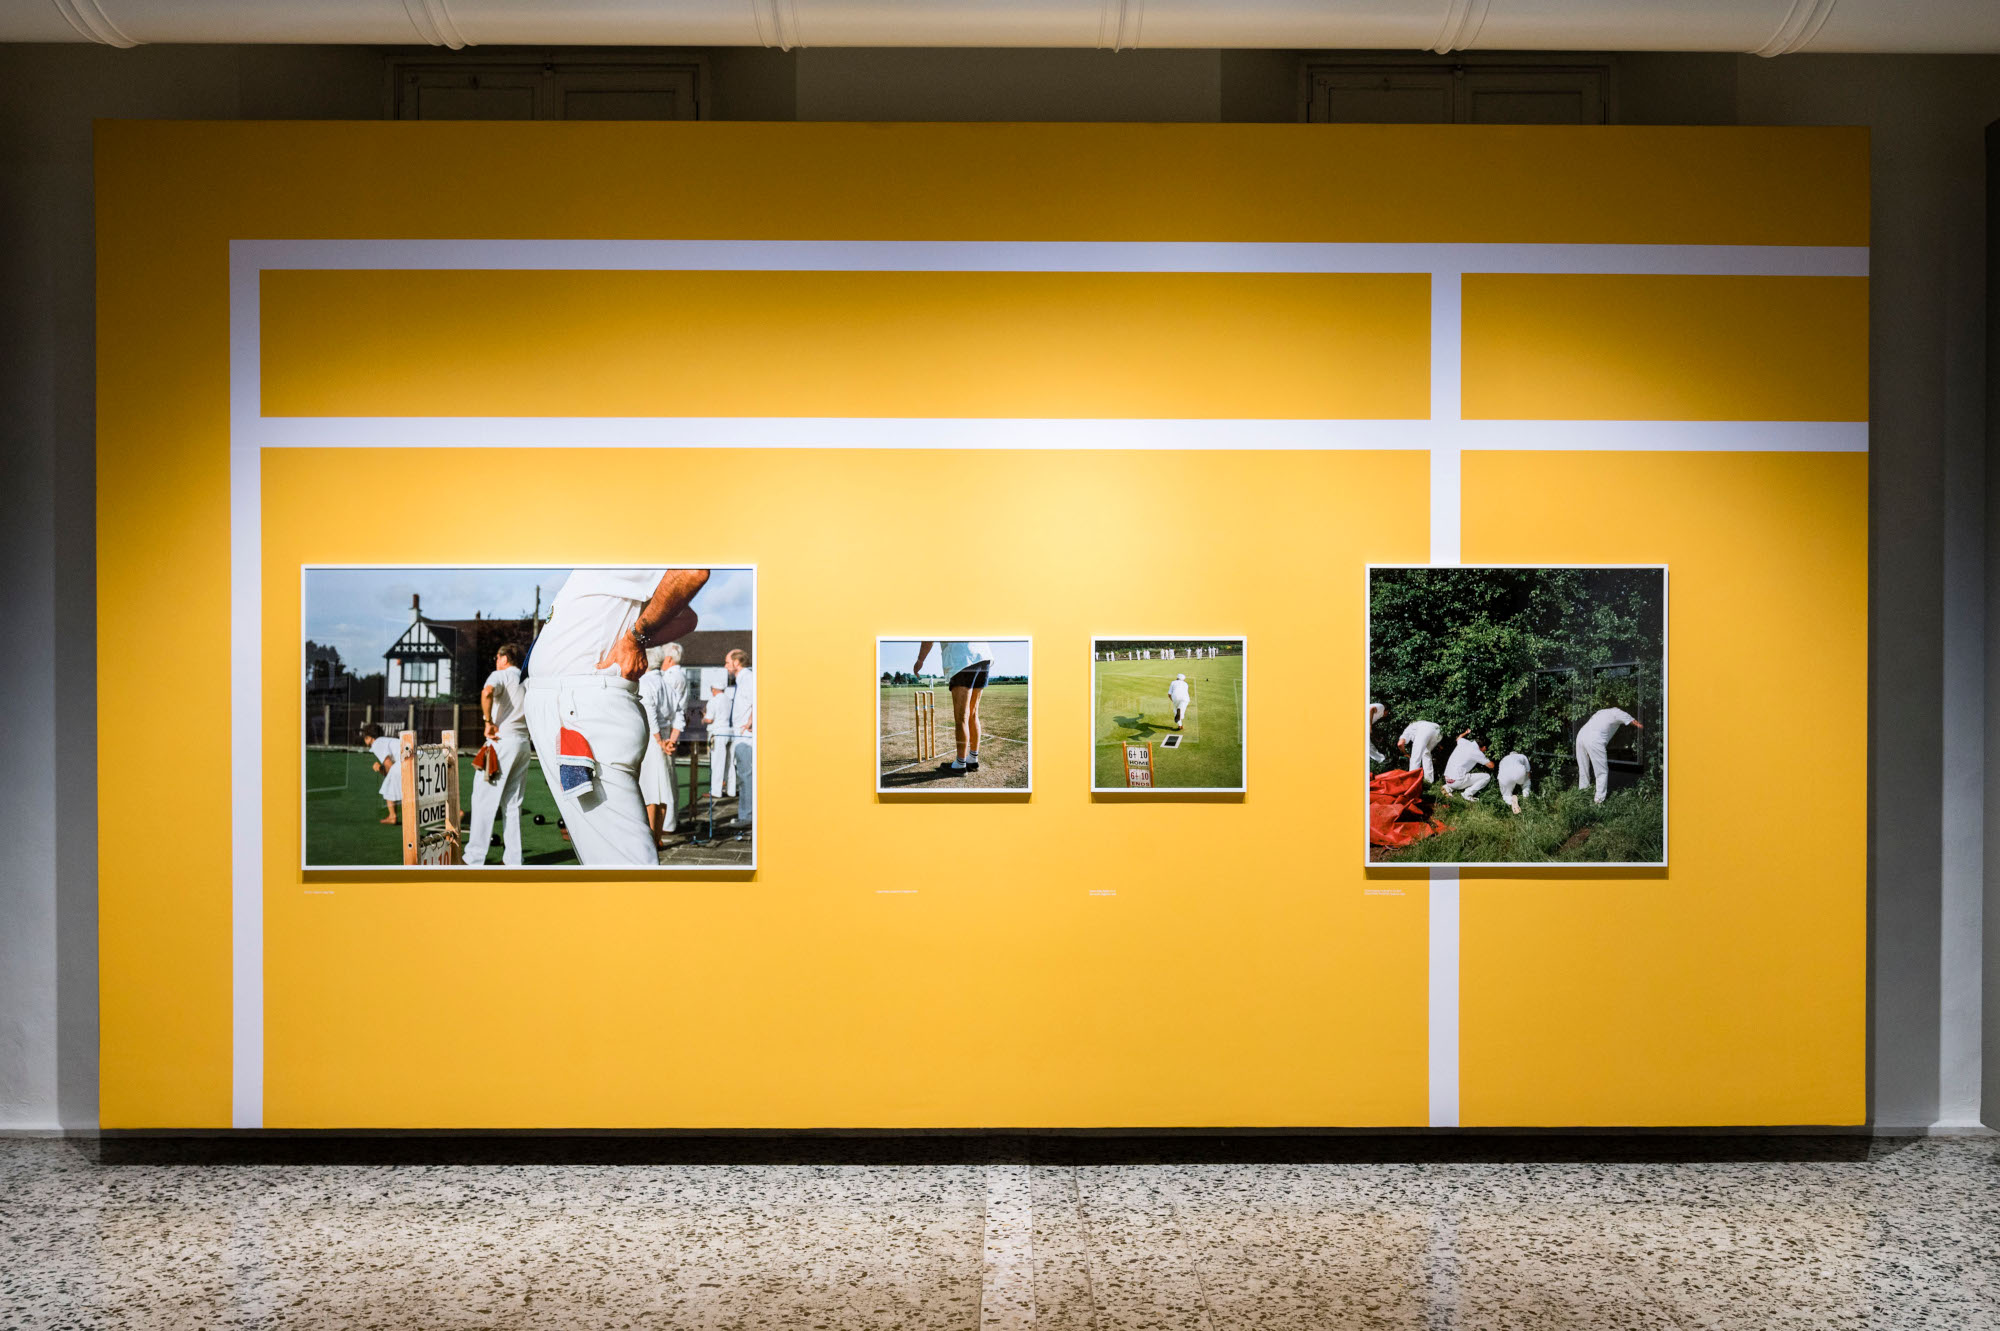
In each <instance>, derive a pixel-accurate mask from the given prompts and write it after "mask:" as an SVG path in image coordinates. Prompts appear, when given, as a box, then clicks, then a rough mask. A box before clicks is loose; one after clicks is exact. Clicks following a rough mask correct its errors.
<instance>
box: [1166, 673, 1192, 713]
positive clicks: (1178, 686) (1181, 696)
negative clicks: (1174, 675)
mask: <svg viewBox="0 0 2000 1331" xmlns="http://www.w3.org/2000/svg"><path fill="white" fill-rule="evenodd" d="M1167 698H1168V699H1169V700H1170V701H1171V702H1173V703H1174V704H1176V705H1177V706H1183V707H1184V706H1186V705H1187V700H1188V686H1187V681H1186V680H1184V679H1177V680H1175V681H1174V682H1173V683H1171V684H1169V685H1167Z"/></svg>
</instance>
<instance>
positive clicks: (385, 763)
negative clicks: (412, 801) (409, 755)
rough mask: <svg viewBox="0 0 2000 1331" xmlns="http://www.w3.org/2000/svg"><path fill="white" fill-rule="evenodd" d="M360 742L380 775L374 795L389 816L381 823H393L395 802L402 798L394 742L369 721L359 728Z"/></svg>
mask: <svg viewBox="0 0 2000 1331" xmlns="http://www.w3.org/2000/svg"><path fill="white" fill-rule="evenodd" d="M361 742H362V743H363V744H366V745H367V746H368V753H369V756H370V757H371V758H373V759H374V762H373V763H372V766H373V767H374V768H375V770H376V771H378V772H380V773H382V785H381V788H380V789H378V790H377V791H376V792H375V793H376V794H378V795H380V796H381V797H382V799H383V802H384V803H386V804H387V805H388V806H389V816H388V817H386V818H384V819H383V820H382V821H383V822H385V823H393V822H397V821H399V820H398V819H397V817H396V801H398V800H400V799H402V798H403V764H402V763H400V762H398V761H397V759H398V757H399V756H400V755H399V754H398V753H397V746H396V741H395V740H393V739H390V738H389V737H388V736H387V735H385V734H383V733H382V727H380V726H378V725H376V724H375V723H374V722H373V721H370V722H369V723H368V724H367V725H365V726H363V727H361Z"/></svg>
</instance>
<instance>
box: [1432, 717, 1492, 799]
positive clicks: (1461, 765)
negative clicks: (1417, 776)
mask: <svg viewBox="0 0 2000 1331" xmlns="http://www.w3.org/2000/svg"><path fill="white" fill-rule="evenodd" d="M1491 766H1493V760H1492V759H1491V758H1488V757H1487V756H1486V751H1485V750H1484V749H1482V748H1480V747H1479V743H1478V741H1477V740H1474V739H1473V738H1472V732H1471V731H1470V730H1461V731H1459V732H1458V743H1456V744H1454V745H1452V749H1451V757H1449V758H1447V759H1445V764H1444V788H1445V789H1446V790H1447V791H1449V792H1451V793H1452V794H1454V795H1456V796H1458V797H1459V798H1460V799H1462V800H1464V801H1465V802H1466V803H1468V804H1470V803H1471V802H1472V801H1473V800H1476V799H1478V798H1479V792H1480V791H1482V790H1484V789H1486V785H1487V783H1488V782H1490V781H1491V780H1492V779H1493V776H1492V774H1491V773H1490V772H1477V771H1474V770H1473V769H1474V768H1477V767H1491Z"/></svg>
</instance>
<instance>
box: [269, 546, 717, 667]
mask: <svg viewBox="0 0 2000 1331" xmlns="http://www.w3.org/2000/svg"><path fill="white" fill-rule="evenodd" d="M568 577H569V570H568V569H564V568H340V569H333V568H322V569H309V570H307V572H306V579H305V636H306V637H308V638H310V639H312V640H313V641H314V642H321V643H330V644H332V645H333V647H334V648H335V649H337V650H338V651H339V652H340V659H341V660H342V661H345V662H346V663H347V665H348V668H349V669H351V670H353V671H355V672H356V673H357V674H363V675H365V674H370V673H372V672H374V671H377V670H380V669H381V668H382V653H384V652H386V651H388V650H389V647H390V644H392V643H394V642H395V641H396V639H397V638H400V637H401V636H402V635H403V630H404V629H407V628H408V627H409V626H410V597H411V596H412V595H416V596H420V597H422V599H423V609H424V614H425V616H426V617H428V618H431V619H471V618H472V616H473V614H474V613H475V612H476V613H478V614H479V615H481V616H483V617H484V618H487V619H525V618H527V616H528V615H529V613H530V612H532V611H533V610H534V608H535V594H536V589H537V588H539V589H540V592H541V606H542V613H543V614H544V615H546V614H547V613H548V609H549V605H550V603H551V602H553V601H554V600H555V598H556V593H557V592H558V591H560V590H561V589H562V585H563V583H564V581H566V580H567V579H568ZM694 608H695V612H696V613H697V614H699V615H700V616H701V627H703V628H705V629H747V628H752V627H754V624H753V622H752V621H753V618H754V615H755V612H756V574H755V573H754V571H752V570H750V569H717V570H716V571H715V572H714V574H713V575H712V576H711V577H710V578H709V580H708V585H707V586H705V587H703V588H702V589H701V591H700V593H699V594H698V595H696V597H695V598H694Z"/></svg>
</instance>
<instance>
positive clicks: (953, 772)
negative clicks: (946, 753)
mask: <svg viewBox="0 0 2000 1331" xmlns="http://www.w3.org/2000/svg"><path fill="white" fill-rule="evenodd" d="M938 771H940V772H942V773H943V774H944V775H946V776H964V775H965V773H966V771H967V769H966V768H963V767H957V766H954V765H953V764H952V762H951V760H950V759H946V760H945V761H944V762H941V763H939V764H938Z"/></svg>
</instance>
